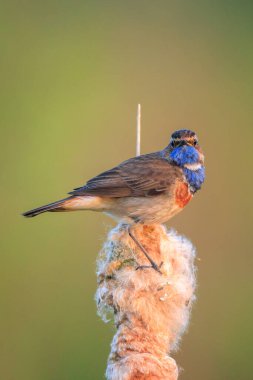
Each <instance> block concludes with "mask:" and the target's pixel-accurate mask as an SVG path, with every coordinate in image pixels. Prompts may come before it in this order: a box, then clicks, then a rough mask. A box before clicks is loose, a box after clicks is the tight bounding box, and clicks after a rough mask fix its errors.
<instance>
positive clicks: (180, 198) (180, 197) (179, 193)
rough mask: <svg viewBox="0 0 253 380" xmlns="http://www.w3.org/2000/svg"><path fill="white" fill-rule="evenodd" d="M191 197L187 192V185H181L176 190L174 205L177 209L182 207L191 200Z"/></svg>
mask: <svg viewBox="0 0 253 380" xmlns="http://www.w3.org/2000/svg"><path fill="white" fill-rule="evenodd" d="M191 198H192V195H191V193H190V191H189V188H188V185H187V184H186V183H181V184H179V185H178V187H177V189H176V204H177V205H178V206H179V207H184V206H186V205H187V203H188V202H189V201H190V200H191Z"/></svg>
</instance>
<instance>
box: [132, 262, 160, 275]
mask: <svg viewBox="0 0 253 380" xmlns="http://www.w3.org/2000/svg"><path fill="white" fill-rule="evenodd" d="M162 265H163V261H162V262H161V263H160V264H159V265H157V264H156V263H155V262H153V263H152V264H151V265H138V266H137V268H136V270H139V269H150V268H152V269H154V270H155V271H157V272H158V273H160V274H162V272H161V270H160V268H161V267H162Z"/></svg>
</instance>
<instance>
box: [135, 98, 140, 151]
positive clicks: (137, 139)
mask: <svg viewBox="0 0 253 380" xmlns="http://www.w3.org/2000/svg"><path fill="white" fill-rule="evenodd" d="M140 154H141V105H140V104H138V107H137V130H136V156H139V155H140Z"/></svg>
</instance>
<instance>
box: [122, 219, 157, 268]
mask: <svg viewBox="0 0 253 380" xmlns="http://www.w3.org/2000/svg"><path fill="white" fill-rule="evenodd" d="M128 233H129V236H130V237H131V238H132V239H133V241H134V242H135V244H136V245H137V247H139V248H140V250H141V251H142V252H143V253H144V255H145V256H146V258H147V259H148V261H149V262H150V264H151V265H140V266H138V267H137V269H143V268H153V269H155V270H156V271H157V272H159V273H160V274H162V272H161V271H160V268H161V266H162V265H163V262H161V264H160V265H157V264H156V263H155V262H154V260H152V258H151V257H150V256H149V254H148V252H147V251H146V249H145V248H144V247H143V246H142V245H141V243H140V242H139V241H138V240H137V239H136V237H135V236H134V235H133V233H132V231H131V226H129V227H128Z"/></svg>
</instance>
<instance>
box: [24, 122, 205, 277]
mask: <svg viewBox="0 0 253 380" xmlns="http://www.w3.org/2000/svg"><path fill="white" fill-rule="evenodd" d="M204 180H205V166H204V154H203V151H202V149H201V148H200V145H199V141H198V137H197V135H196V133H195V132H193V131H192V130H189V129H180V130H177V131H175V132H173V133H172V135H171V138H170V141H169V144H168V145H167V146H166V147H165V148H164V149H163V150H160V151H157V152H154V153H148V154H143V155H140V156H136V157H133V158H130V159H128V160H126V161H124V162H122V163H120V164H119V165H118V166H115V167H114V168H112V169H110V170H107V171H105V172H103V173H101V174H99V175H97V176H96V177H94V178H92V179H90V180H89V181H87V183H86V184H85V185H84V186H81V187H77V188H75V189H74V190H73V191H71V192H70V193H69V194H70V196H69V197H67V198H64V199H61V200H58V201H56V202H53V203H50V204H47V205H44V206H41V207H38V208H35V209H33V210H30V211H26V212H25V213H23V216H25V217H27V218H31V217H34V216H37V215H39V214H42V213H45V212H48V211H49V212H63V211H75V210H92V211H101V212H104V213H106V214H108V215H109V216H111V217H113V218H114V219H116V220H117V221H120V222H124V223H126V224H128V225H129V235H130V236H131V238H132V239H133V240H134V241H135V243H136V244H137V246H138V247H139V248H140V249H141V250H142V251H143V253H144V254H145V256H146V257H147V259H148V260H149V262H150V264H151V267H152V268H154V269H155V270H156V271H158V272H160V267H161V264H160V266H159V265H158V264H156V263H155V262H154V261H153V260H152V258H151V257H150V256H149V254H148V252H147V251H146V249H145V248H144V247H143V246H142V245H141V244H140V242H138V240H137V239H136V238H135V236H134V235H133V233H132V231H131V226H132V225H134V224H136V223H141V224H155V223H159V224H161V223H165V222H167V221H168V220H169V219H171V218H172V217H173V216H174V215H176V214H177V213H179V212H180V211H181V210H182V209H183V208H184V207H185V206H186V205H187V204H188V203H189V201H190V200H191V199H192V197H193V196H194V194H195V193H196V192H197V191H198V190H200V188H201V186H202V184H203V182H204Z"/></svg>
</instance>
